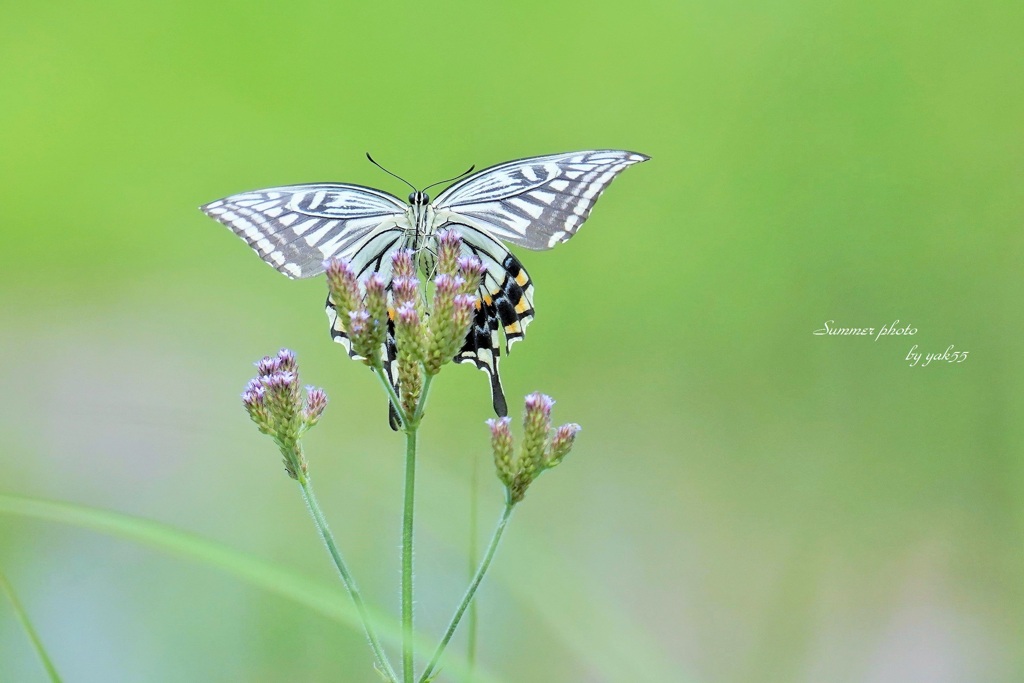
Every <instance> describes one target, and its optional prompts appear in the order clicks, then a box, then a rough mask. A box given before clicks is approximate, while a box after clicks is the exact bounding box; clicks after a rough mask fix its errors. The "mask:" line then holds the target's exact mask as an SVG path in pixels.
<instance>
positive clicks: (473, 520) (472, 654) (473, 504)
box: [466, 453, 480, 674]
mask: <svg viewBox="0 0 1024 683" xmlns="http://www.w3.org/2000/svg"><path fill="white" fill-rule="evenodd" d="M479 480H480V458H479V457H477V455H476V454H475V453H474V454H473V475H472V486H471V488H470V491H469V553H468V555H469V558H468V562H469V568H468V576H469V577H470V580H472V578H473V570H474V569H475V568H476V563H477V559H476V558H477V554H478V552H479V548H478V547H477V537H478V536H479V535H480V530H479V517H480V511H479V508H480V483H479ZM476 612H477V609H476V601H475V600H474V601H473V602H472V603H470V605H469V617H468V618H469V623H468V624H466V628H467V629H469V633H467V634H466V662H467V664H468V665H469V673H470V674H472V673H473V666H474V665H475V664H476V629H477V616H476Z"/></svg>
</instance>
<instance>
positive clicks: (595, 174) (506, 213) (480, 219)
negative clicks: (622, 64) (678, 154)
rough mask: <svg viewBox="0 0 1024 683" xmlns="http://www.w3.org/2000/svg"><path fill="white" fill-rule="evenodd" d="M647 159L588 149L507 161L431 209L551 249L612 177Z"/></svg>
mask: <svg viewBox="0 0 1024 683" xmlns="http://www.w3.org/2000/svg"><path fill="white" fill-rule="evenodd" d="M647 159H648V157H647V156H645V155H643V154H638V153H636V152H627V151H623V150H593V151H586V152H569V153H567V154H553V155H550V156H543V157H532V158H529V159H519V160H517V161H509V162H507V163H504V164H499V165H497V166H492V167H491V168H488V169H485V170H483V171H481V172H479V173H477V174H475V175H472V176H470V177H469V178H467V179H465V180H463V181H460V182H458V183H456V184H455V185H453V186H451V187H450V188H448V189H447V190H445V191H444V192H442V193H441V194H440V195H439V196H438V198H437V200H436V201H435V202H434V206H435V210H436V211H437V215H438V218H439V220H441V221H452V222H461V223H467V224H470V225H473V226H474V227H477V228H479V229H482V230H486V231H487V232H489V233H491V234H492V235H493V236H494V237H497V238H499V239H502V240H505V241H506V242H511V243H512V244H516V245H519V246H522V247H526V248H527V249H550V248H551V247H553V246H555V245H556V244H558V243H559V242H564V241H566V240H567V239H569V238H570V237H572V236H573V235H574V234H576V231H577V230H578V229H579V227H580V226H581V225H582V224H583V222H584V221H585V220H586V219H587V217H588V216H589V215H590V210H591V209H592V208H593V206H594V203H595V202H596V201H597V198H598V197H599V196H600V194H601V192H603V191H604V189H605V188H606V187H608V185H609V184H610V183H611V182H612V180H614V179H615V176H617V175H618V174H619V173H621V172H622V171H623V170H625V169H626V168H628V167H629V166H632V165H633V164H636V163H640V162H641V161H646V160H647Z"/></svg>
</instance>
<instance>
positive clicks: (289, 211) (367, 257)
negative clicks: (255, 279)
mask: <svg viewBox="0 0 1024 683" xmlns="http://www.w3.org/2000/svg"><path fill="white" fill-rule="evenodd" d="M200 208H201V209H202V210H203V212H204V213H206V215H208V216H209V217H210V218H213V219H215V220H217V221H220V222H221V223H223V224H224V225H226V226H228V227H229V228H231V229H232V230H233V231H234V232H235V234H236V235H238V236H239V237H241V238H242V239H244V240H245V241H246V242H248V243H249V246H250V247H252V248H253V249H254V250H255V251H256V253H257V254H259V256H260V258H262V259H263V260H264V261H266V262H267V263H269V264H270V265H271V266H273V267H274V268H276V269H277V270H279V271H280V272H282V273H284V274H285V275H287V276H288V277H290V278H306V277H312V276H314V275H319V274H320V273H322V272H323V271H324V267H323V262H324V260H325V259H329V258H332V257H338V258H344V259H348V260H349V261H350V262H351V263H352V264H353V266H355V267H356V268H357V270H358V269H362V270H365V271H367V272H368V271H369V270H372V269H375V268H377V266H379V265H381V264H382V263H387V264H389V265H390V261H389V260H388V259H387V258H386V257H387V256H388V255H389V253H390V250H391V249H393V248H395V245H396V244H398V243H399V242H400V241H401V240H402V238H403V233H404V231H405V229H406V228H407V227H409V225H408V218H407V214H406V209H407V208H408V207H407V206H406V204H405V203H404V202H403V201H402V200H400V199H398V198H397V197H395V196H394V195H390V194H388V193H387V192H381V191H380V190H375V189H373V188H370V187H362V186H360V185H346V184H341V183H314V184H308V185H289V186H286V187H272V188H268V189H265V190H254V191H252V192H242V193H240V194H234V195H231V196H230V197H225V198H224V199H218V200H217V201H215V202H210V203H209V204H206V205H204V206H202V207H200ZM399 246H400V245H399Z"/></svg>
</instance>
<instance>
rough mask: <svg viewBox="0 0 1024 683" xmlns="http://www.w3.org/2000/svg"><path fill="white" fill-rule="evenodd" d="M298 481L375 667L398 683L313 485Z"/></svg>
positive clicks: (306, 479) (305, 479)
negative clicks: (346, 591)
mask: <svg viewBox="0 0 1024 683" xmlns="http://www.w3.org/2000/svg"><path fill="white" fill-rule="evenodd" d="M298 481H299V487H300V488H301V489H302V497H303V498H305V500H306V505H307V507H308V508H309V513H310V514H311V515H312V516H313V522H314V523H315V524H316V527H317V529H318V530H319V531H320V536H321V537H322V538H323V539H324V544H325V545H326V546H327V550H328V552H329V553H330V554H331V559H333V560H334V566H335V567H337V568H338V574H339V575H340V576H341V582H342V583H344V584H345V588H346V589H347V590H348V594H349V595H350V596H352V602H353V603H355V606H356V610H357V611H358V612H359V618H360V619H361V620H362V622H363V630H364V631H365V633H366V639H367V640H369V641H370V648H371V649H372V650H373V656H374V657H376V659H377V666H378V667H379V668H380V670H381V671H382V672H383V673H384V675H385V676H386V677H387V679H388V680H389V681H391V683H398V678H397V676H396V675H395V670H394V669H393V668H391V662H389V661H388V658H387V656H386V655H385V654H384V648H382V647H381V645H380V641H379V640H378V639H377V634H376V633H375V632H374V630H373V625H372V624H371V623H370V615H369V612H367V609H366V603H365V602H363V596H362V594H361V593H360V592H359V587H358V586H357V585H356V581H355V579H354V578H352V574H350V573H349V571H348V567H347V566H346V565H345V561H344V560H343V559H342V558H341V552H340V551H339V550H338V546H337V544H336V543H335V542H334V535H333V534H332V533H331V530H330V528H329V527H328V526H327V520H326V518H324V513H323V512H322V511H321V510H320V504H319V503H318V502H317V499H316V495H315V494H314V493H313V483H312V482H311V481H310V480H309V477H308V476H307V475H305V474H302V473H301V472H300V473H299V479H298Z"/></svg>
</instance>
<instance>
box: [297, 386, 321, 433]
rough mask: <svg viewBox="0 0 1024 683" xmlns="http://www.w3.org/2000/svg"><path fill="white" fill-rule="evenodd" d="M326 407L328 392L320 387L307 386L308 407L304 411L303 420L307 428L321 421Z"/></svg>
mask: <svg viewBox="0 0 1024 683" xmlns="http://www.w3.org/2000/svg"><path fill="white" fill-rule="evenodd" d="M326 407H327V392H325V391H324V390H323V389H320V388H318V387H306V407H305V409H304V410H303V411H302V420H303V422H304V423H305V425H306V429H309V428H310V427H312V426H313V425H315V424H316V423H317V422H319V421H320V417H321V416H322V415H323V414H324V409H325V408H326Z"/></svg>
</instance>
